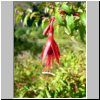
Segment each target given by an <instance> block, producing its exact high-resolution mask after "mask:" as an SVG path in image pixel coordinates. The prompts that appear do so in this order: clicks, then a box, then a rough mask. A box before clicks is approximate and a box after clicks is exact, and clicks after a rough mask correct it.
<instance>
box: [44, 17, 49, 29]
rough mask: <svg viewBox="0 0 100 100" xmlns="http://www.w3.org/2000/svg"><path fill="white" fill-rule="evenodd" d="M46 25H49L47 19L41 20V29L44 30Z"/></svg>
mask: <svg viewBox="0 0 100 100" xmlns="http://www.w3.org/2000/svg"><path fill="white" fill-rule="evenodd" d="M48 24H49V20H48V18H44V19H43V20H42V29H44V28H46V27H47V25H48Z"/></svg>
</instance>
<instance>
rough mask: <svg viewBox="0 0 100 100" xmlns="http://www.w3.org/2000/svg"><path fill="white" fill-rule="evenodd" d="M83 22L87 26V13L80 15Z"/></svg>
mask: <svg viewBox="0 0 100 100" xmlns="http://www.w3.org/2000/svg"><path fill="white" fill-rule="evenodd" d="M80 19H81V22H82V24H83V25H84V26H86V13H85V12H84V13H81V15H80Z"/></svg>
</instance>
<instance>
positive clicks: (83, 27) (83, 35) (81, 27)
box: [79, 25, 86, 42]
mask: <svg viewBox="0 0 100 100" xmlns="http://www.w3.org/2000/svg"><path fill="white" fill-rule="evenodd" d="M79 31H80V38H81V40H82V41H83V42H85V40H84V37H85V33H86V27H85V26H84V25H80V29H79Z"/></svg>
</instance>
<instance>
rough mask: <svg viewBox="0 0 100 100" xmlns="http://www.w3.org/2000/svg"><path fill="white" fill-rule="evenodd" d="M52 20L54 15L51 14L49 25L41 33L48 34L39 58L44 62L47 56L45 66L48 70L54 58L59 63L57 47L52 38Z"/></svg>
mask: <svg viewBox="0 0 100 100" xmlns="http://www.w3.org/2000/svg"><path fill="white" fill-rule="evenodd" d="M54 20H55V17H54V16H53V17H52V18H51V19H50V23H49V25H48V26H47V27H46V28H45V30H44V31H43V35H46V34H47V35H48V41H47V43H46V45H45V47H44V49H43V51H42V54H41V58H42V62H44V60H45V58H46V56H47V60H46V66H47V67H48V71H50V66H51V63H52V64H53V63H54V59H56V61H57V63H58V64H59V58H60V52H59V48H58V45H57V44H56V42H55V40H54V35H53V34H54V28H53V22H54Z"/></svg>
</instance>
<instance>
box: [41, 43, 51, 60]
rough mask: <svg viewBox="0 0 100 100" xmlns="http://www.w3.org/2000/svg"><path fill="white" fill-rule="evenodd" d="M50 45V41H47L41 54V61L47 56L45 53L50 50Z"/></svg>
mask: <svg viewBox="0 0 100 100" xmlns="http://www.w3.org/2000/svg"><path fill="white" fill-rule="evenodd" d="M50 45H51V41H48V42H47V44H46V46H45V48H44V51H43V54H42V61H44V59H45V57H46V55H47V52H48V50H49V48H50Z"/></svg>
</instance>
